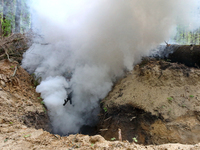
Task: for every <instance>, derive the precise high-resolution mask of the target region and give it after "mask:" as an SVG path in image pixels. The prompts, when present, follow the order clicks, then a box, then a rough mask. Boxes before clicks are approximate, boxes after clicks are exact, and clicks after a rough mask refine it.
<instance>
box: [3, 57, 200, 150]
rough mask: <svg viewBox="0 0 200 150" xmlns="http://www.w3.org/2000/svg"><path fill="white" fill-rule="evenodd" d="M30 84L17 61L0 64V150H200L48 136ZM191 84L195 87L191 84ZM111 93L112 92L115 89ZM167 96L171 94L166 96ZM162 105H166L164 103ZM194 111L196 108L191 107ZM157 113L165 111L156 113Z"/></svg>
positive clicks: (42, 111)
mask: <svg viewBox="0 0 200 150" xmlns="http://www.w3.org/2000/svg"><path fill="white" fill-rule="evenodd" d="M16 68H17V69H16ZM15 72H16V73H15ZM129 76H133V74H130V75H128V76H127V77H126V78H125V79H124V80H126V81H127V79H128V78H129ZM33 81H34V80H33V77H32V76H30V75H29V74H28V73H27V72H26V71H25V70H24V69H23V68H21V67H20V66H19V64H18V63H17V62H9V61H7V60H2V61H0V149H2V150H11V149H12V150H13V149H16V150H26V149H29V150H30V149H35V150H37V149H48V150H50V149H61V150H62V149H65V150H66V149H85V150H88V149H97V150H98V149H107V150H112V149H126V150H129V149H148V150H153V149H159V150H165V149H169V150H170V149H173V150H174V149H184V150H185V149H200V144H195V145H194V144H193V145H182V144H166V145H159V146H155V145H149V146H143V145H139V144H136V143H134V142H131V143H130V142H128V141H126V140H124V141H123V142H120V141H107V140H105V139H104V138H103V137H102V136H100V135H96V136H88V135H81V134H77V135H70V136H68V137H60V136H59V135H54V134H50V133H49V132H50V131H51V130H50V126H49V125H48V123H49V122H48V116H47V110H46V109H45V107H44V106H43V105H42V104H41V98H40V96H39V95H38V94H37V93H36V92H35V87H34V84H33V83H34V82H33ZM122 81H123V80H122ZM122 83H123V82H122ZM192 83H193V82H192ZM130 84H131V83H129V85H130ZM193 84H194V85H197V84H195V83H193ZM125 86H126V87H127V86H128V85H127V84H125ZM116 87H118V86H116ZM125 89H126V88H125V87H124V90H125ZM189 90H190V89H189ZM113 91H115V89H114V90H113ZM197 91H198V89H197V88H196V91H194V93H192V90H190V92H191V93H190V92H189V94H194V95H195V97H193V98H191V101H192V99H196V97H197V98H198V95H197V94H198V92H197ZM187 95H188V94H187ZM124 96H125V94H124ZM167 96H168V95H167ZM169 96H174V95H172V94H169ZM163 97H164V99H165V98H166V97H165V95H164V96H163ZM174 100H175V97H174ZM163 101H164V100H163ZM117 102H119V101H117ZM109 103H110V102H109V101H108V104H109ZM141 103H143V102H141ZM172 103H175V102H172ZM160 104H162V103H159V104H157V103H156V102H154V105H155V106H160ZM165 104H166V106H168V105H167V102H166V103H165ZM186 104H187V103H186ZM113 105H114V104H113ZM133 105H135V104H133ZM152 105H153V104H152ZM170 105H171V104H170ZM187 107H188V108H190V106H188V105H187ZM187 107H186V108H185V107H184V108H182V109H183V110H182V109H181V112H182V114H185V113H186V112H187V111H186V110H185V109H188V108H187ZM144 109H145V107H144ZM195 109H197V108H196V107H195ZM145 110H146V111H147V110H148V111H151V109H147V108H146V109H145ZM152 110H153V109H152ZM108 111H109V109H108ZM152 112H153V111H152ZM160 112H165V111H163V110H162V111H161V110H160ZM173 113H175V114H176V115H175V116H181V114H180V113H176V111H175V110H174V111H173ZM155 114H156V112H155ZM167 118H173V116H171V115H168V116H167V115H166V119H167ZM122 132H123V130H122Z"/></svg>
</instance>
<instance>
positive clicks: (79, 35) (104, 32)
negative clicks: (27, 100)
mask: <svg viewBox="0 0 200 150" xmlns="http://www.w3.org/2000/svg"><path fill="white" fill-rule="evenodd" d="M32 8H33V10H34V11H33V12H34V22H33V23H34V27H35V31H37V32H39V34H41V35H42V37H43V39H40V42H43V43H48V45H41V44H34V45H33V46H32V47H31V48H30V49H29V50H28V51H27V52H26V53H25V54H24V59H23V62H22V66H23V67H24V68H25V69H26V70H27V71H28V72H30V73H35V74H36V75H37V76H38V77H41V78H42V82H41V84H40V85H39V86H38V87H37V88H36V91H37V92H39V93H41V96H42V98H43V99H44V102H45V105H46V106H47V108H48V110H49V116H50V119H51V121H52V126H53V129H54V133H59V134H63V135H65V134H69V133H76V132H79V129H80V127H81V126H82V125H91V126H92V125H94V124H95V123H96V121H97V120H98V118H97V115H98V113H99V100H100V99H103V98H104V97H105V96H106V95H107V94H108V92H109V91H110V90H111V88H112V86H113V82H115V81H116V80H117V79H118V78H120V77H122V76H123V73H124V70H131V69H132V68H133V66H134V64H136V63H138V62H139V61H140V59H141V57H142V56H145V55H148V54H149V50H150V49H152V48H154V47H155V46H157V45H158V44H159V43H162V42H163V41H164V40H167V39H169V38H170V36H171V35H173V34H174V33H175V29H176V24H177V23H179V24H180V23H188V22H189V23H192V21H193V20H194V19H193V18H192V17H191V8H192V10H195V9H196V8H197V6H196V1H195V0H176V1H174V0H126V1H124V0H109V1H107V0H95V1H93V0H73V1H72V0H57V1H55V0H42V1H41V0H36V1H34V2H33V4H32ZM35 40H37V41H38V39H35ZM70 89H71V90H72V91H73V94H72V105H70V104H69V103H67V104H66V105H65V106H63V103H64V99H66V98H67V96H68V95H67V92H68V91H69V90H70Z"/></svg>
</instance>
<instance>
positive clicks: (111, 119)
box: [23, 45, 200, 145]
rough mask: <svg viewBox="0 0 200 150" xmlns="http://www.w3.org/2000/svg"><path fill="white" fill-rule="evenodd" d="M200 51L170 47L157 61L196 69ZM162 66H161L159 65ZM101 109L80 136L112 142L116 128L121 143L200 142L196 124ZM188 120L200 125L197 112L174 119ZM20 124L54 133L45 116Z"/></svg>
mask: <svg viewBox="0 0 200 150" xmlns="http://www.w3.org/2000/svg"><path fill="white" fill-rule="evenodd" d="M199 49H200V47H199V46H193V45H191V46H177V45H172V46H169V47H166V48H165V49H164V51H162V54H161V55H160V56H159V58H158V59H165V60H166V61H168V62H169V61H170V62H176V63H181V64H185V65H186V66H189V67H195V68H198V66H200V61H199V59H198V58H199V57H198V56H200V55H199ZM164 52H165V53H164ZM144 65H145V64H144ZM161 67H163V66H162V65H161ZM166 67H167V66H164V68H162V69H163V70H165V69H166ZM100 107H101V112H100V114H99V116H98V117H99V121H98V123H97V124H96V125H95V126H88V125H83V126H82V127H81V128H80V131H79V134H84V135H90V136H93V135H97V134H100V135H101V136H103V137H104V138H105V139H106V140H110V141H112V140H113V139H114V140H118V136H119V133H118V129H121V131H122V139H123V140H128V141H129V142H137V143H138V144H144V145H150V144H165V143H183V144H195V143H198V142H199V141H200V137H198V136H195V134H196V132H195V131H197V133H199V131H200V126H198V125H196V126H195V127H194V128H190V129H187V128H188V127H187V126H185V125H182V124H179V123H177V124H173V125H171V124H170V122H169V121H168V120H165V119H164V118H163V117H162V115H161V114H159V115H157V116H156V115H152V114H151V113H150V112H145V111H144V110H143V109H141V108H138V107H136V106H133V105H131V104H130V105H120V106H118V107H109V111H105V109H104V108H103V105H102V104H100ZM190 118H194V119H195V121H196V122H197V123H199V119H198V118H199V112H198V111H197V112H191V113H188V115H186V116H183V117H182V118H178V119H177V120H181V119H182V121H186V122H187V121H189V120H190ZM175 122H176V120H175ZM23 123H24V124H25V125H27V126H28V127H34V128H36V129H40V128H42V129H43V130H45V131H48V132H50V133H52V134H54V133H53V131H52V127H51V123H50V121H49V118H48V116H47V115H46V114H38V113H34V114H33V113H30V114H27V115H26V116H24V120H23ZM188 130H190V131H188ZM72 134H76V133H72ZM178 134H179V135H181V137H180V136H178ZM61 136H66V135H61ZM187 136H188V137H187ZM191 137H192V138H191Z"/></svg>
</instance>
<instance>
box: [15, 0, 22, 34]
mask: <svg viewBox="0 0 200 150" xmlns="http://www.w3.org/2000/svg"><path fill="white" fill-rule="evenodd" d="M16 6H17V8H16V13H15V32H16V33H20V18H21V0H16Z"/></svg>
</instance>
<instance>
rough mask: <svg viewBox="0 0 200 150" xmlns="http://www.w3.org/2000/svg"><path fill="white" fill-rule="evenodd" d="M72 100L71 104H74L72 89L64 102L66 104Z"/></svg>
mask: <svg viewBox="0 0 200 150" xmlns="http://www.w3.org/2000/svg"><path fill="white" fill-rule="evenodd" d="M68 101H69V102H70V104H71V105H72V91H70V93H69V94H68V97H67V98H66V99H64V104H63V106H65V105H66V104H67V102H68Z"/></svg>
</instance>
